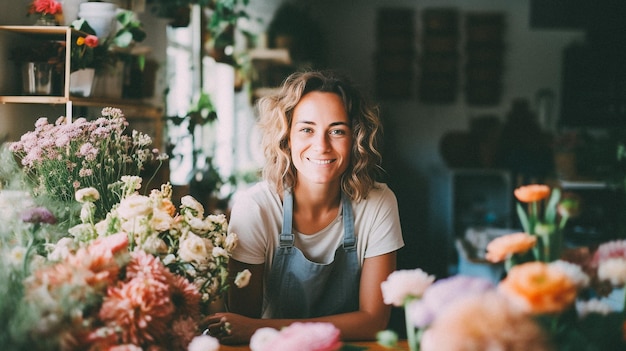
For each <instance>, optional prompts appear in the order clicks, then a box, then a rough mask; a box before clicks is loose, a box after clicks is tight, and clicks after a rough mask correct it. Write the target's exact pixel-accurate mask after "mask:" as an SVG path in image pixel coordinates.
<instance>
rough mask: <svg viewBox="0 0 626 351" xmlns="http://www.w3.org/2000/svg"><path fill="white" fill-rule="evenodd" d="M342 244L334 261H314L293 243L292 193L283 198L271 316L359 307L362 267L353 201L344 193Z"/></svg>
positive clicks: (270, 292)
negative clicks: (357, 244) (325, 262)
mask: <svg viewBox="0 0 626 351" xmlns="http://www.w3.org/2000/svg"><path fill="white" fill-rule="evenodd" d="M341 203H342V211H343V213H342V215H343V226H344V235H343V245H342V246H340V247H339V248H337V250H336V251H335V256H334V259H333V261H332V262H330V263H328V264H320V263H315V262H312V261H310V260H309V259H307V258H306V257H305V256H304V254H303V253H302V251H300V249H298V248H297V247H295V246H294V234H293V233H292V222H293V196H292V194H291V192H290V191H285V195H284V197H283V228H282V233H281V234H280V246H279V247H278V249H277V251H276V253H275V254H274V260H273V263H272V269H271V270H270V276H269V282H268V288H267V291H268V297H267V300H268V303H269V308H270V311H272V315H271V318H312V317H319V316H328V315H333V314H339V313H345V312H353V311H356V310H358V309H359V283H360V278H361V266H360V264H359V258H358V255H357V251H356V237H355V235H354V215H353V213H352V204H351V203H350V201H349V200H348V199H346V198H345V196H344V195H343V193H342V196H341Z"/></svg>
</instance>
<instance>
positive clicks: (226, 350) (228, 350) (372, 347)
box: [220, 340, 409, 351]
mask: <svg viewBox="0 0 626 351" xmlns="http://www.w3.org/2000/svg"><path fill="white" fill-rule="evenodd" d="M346 344H350V345H355V346H362V347H365V348H366V350H367V351H391V350H394V351H408V350H409V346H408V344H407V343H406V340H400V341H399V342H398V347H397V348H393V349H391V348H388V347H384V346H381V345H379V344H378V343H377V342H376V341H351V342H346ZM220 351H250V347H248V345H241V346H227V345H222V346H220Z"/></svg>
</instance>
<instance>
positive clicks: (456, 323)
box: [420, 291, 551, 351]
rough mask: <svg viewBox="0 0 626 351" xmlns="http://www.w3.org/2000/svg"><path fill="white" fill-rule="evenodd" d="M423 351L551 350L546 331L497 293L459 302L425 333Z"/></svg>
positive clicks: (440, 316)
mask: <svg viewBox="0 0 626 351" xmlns="http://www.w3.org/2000/svg"><path fill="white" fill-rule="evenodd" d="M420 346H421V350H422V351H439V350H455V351H473V350H533V351H546V350H550V349H551V348H550V345H549V341H548V339H547V336H546V335H545V334H544V332H543V329H542V328H541V327H540V326H539V325H538V324H537V323H536V322H535V321H534V320H533V319H532V317H531V316H530V315H528V314H524V313H521V312H520V311H519V310H517V309H516V308H515V307H514V306H512V305H511V304H510V303H509V302H508V300H507V299H506V298H504V297H502V296H500V295H499V294H497V293H496V292H493V291H492V292H487V293H484V294H479V295H473V296H470V297H467V298H462V299H459V300H456V301H455V302H453V303H452V304H450V306H449V307H448V308H446V310H445V311H443V312H442V313H441V315H439V316H438V317H437V319H436V320H435V322H434V323H433V324H432V326H431V327H430V328H429V329H427V330H426V332H425V333H424V335H423V337H422V341H421V345H420Z"/></svg>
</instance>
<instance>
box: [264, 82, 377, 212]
mask: <svg viewBox="0 0 626 351" xmlns="http://www.w3.org/2000/svg"><path fill="white" fill-rule="evenodd" d="M312 91H318V92H328V93H333V94H337V95H338V96H339V97H341V99H342V101H343V105H344V107H345V109H346V112H347V113H348V118H349V121H350V127H351V130H352V134H353V138H354V144H353V146H352V151H351V156H350V165H349V166H348V169H347V170H346V172H345V173H344V174H343V176H342V179H341V189H342V191H343V192H344V193H345V194H346V195H348V196H349V197H350V198H351V199H352V200H355V201H360V200H362V199H365V198H366V197H367V195H368V194H369V192H370V190H371V189H372V188H374V186H375V185H376V179H377V177H378V176H379V175H381V172H382V171H383V169H382V166H381V163H382V155H381V153H380V151H379V143H380V142H381V140H380V139H381V137H382V123H381V121H380V118H379V116H378V112H379V110H378V106H376V105H374V104H372V103H371V102H370V101H369V100H368V99H366V98H365V96H364V95H363V94H361V92H359V91H358V90H357V89H356V87H355V86H354V85H353V84H352V83H351V82H350V81H349V80H348V79H347V78H346V77H344V76H342V75H340V74H338V73H336V72H333V71H303V72H296V73H293V74H291V75H290V76H289V77H287V79H285V81H284V83H283V85H282V87H281V89H280V91H279V92H278V93H276V94H274V95H271V96H266V97H263V98H261V99H259V101H258V103H257V112H258V114H259V116H260V120H259V123H258V125H259V127H260V128H261V131H262V132H263V137H262V141H261V144H262V148H263V152H264V155H265V161H266V163H265V166H264V167H263V178H264V179H265V180H266V181H267V182H268V183H269V184H270V185H273V186H274V187H275V189H276V191H277V192H278V193H279V194H282V192H283V191H284V189H285V188H292V187H293V186H295V185H296V181H297V177H296V174H297V170H296V168H295V167H294V165H293V162H292V160H291V154H290V150H289V132H290V129H291V123H292V121H293V111H294V109H295V107H296V105H297V104H298V103H299V102H300V100H301V99H302V97H303V96H304V95H306V94H308V93H310V92H312Z"/></svg>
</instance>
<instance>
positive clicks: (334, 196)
mask: <svg viewBox="0 0 626 351" xmlns="http://www.w3.org/2000/svg"><path fill="white" fill-rule="evenodd" d="M258 108H259V114H260V127H261V130H262V132H263V139H262V147H263V150H264V152H265V156H266V160H267V163H266V165H265V167H264V169H263V178H264V181H263V182H260V183H258V184H256V185H254V186H252V187H251V188H250V189H248V190H247V191H246V192H245V194H243V195H240V196H238V197H237V198H236V200H235V202H234V206H233V209H232V213H231V219H230V228H229V230H230V231H232V232H234V233H237V234H238V235H239V238H240V240H239V246H238V247H237V248H236V249H235V250H234V251H233V257H232V259H231V260H230V271H231V272H240V271H241V270H243V269H249V270H250V271H251V272H252V276H251V280H250V283H249V284H248V286H246V287H245V288H241V289H239V288H235V287H233V288H232V289H230V290H229V292H230V293H229V299H228V302H229V306H228V307H229V313H217V314H214V315H212V316H209V317H208V318H207V319H206V320H205V322H206V325H208V332H209V333H210V334H211V335H214V336H216V337H218V338H220V341H221V342H222V343H226V344H233V343H246V342H249V340H250V337H251V336H252V334H253V333H254V332H255V331H256V330H257V329H258V328H261V327H272V328H275V329H280V328H282V327H284V326H287V325H289V324H291V323H292V322H294V321H317V322H330V323H333V324H334V325H335V326H336V327H337V328H339V329H340V330H341V333H342V338H343V339H344V340H368V339H374V338H375V335H376V332H378V331H380V330H382V329H385V328H386V326H387V323H388V321H389V315H390V307H389V306H387V305H385V304H384V303H383V298H382V294H381V289H380V284H381V282H383V281H384V280H385V279H386V278H387V276H388V275H389V274H390V273H391V272H393V271H394V270H395V268H396V251H397V250H398V249H399V248H401V247H402V246H403V245H404V242H403V240H402V233H401V229H400V220H399V216H398V208H397V202H396V198H395V195H394V194H393V192H392V191H391V190H390V189H389V188H388V187H387V186H386V185H385V184H382V183H378V182H377V181H376V176H377V175H378V172H379V171H380V170H381V167H380V164H381V155H380V153H379V151H378V149H377V147H378V145H377V143H378V141H379V137H380V133H381V123H380V120H379V118H378V114H377V112H378V110H377V109H376V108H375V107H374V106H372V105H370V104H369V102H368V101H366V100H365V99H364V98H363V97H362V96H361V94H360V93H359V92H358V91H357V90H356V89H355V88H354V87H353V86H352V85H351V84H350V83H349V82H348V81H347V80H346V79H343V78H341V77H339V76H337V75H335V74H333V73H331V72H299V73H294V74H292V75H291V76H290V77H288V78H287V79H286V81H285V83H284V85H283V87H282V89H281V91H280V92H279V93H278V94H276V95H274V96H270V97H266V98H263V99H261V100H260V101H259V105H258Z"/></svg>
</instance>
